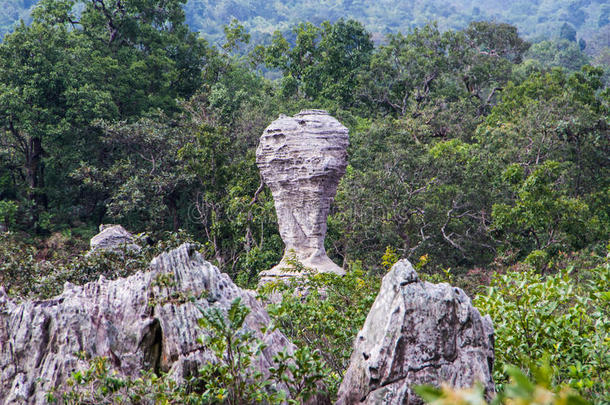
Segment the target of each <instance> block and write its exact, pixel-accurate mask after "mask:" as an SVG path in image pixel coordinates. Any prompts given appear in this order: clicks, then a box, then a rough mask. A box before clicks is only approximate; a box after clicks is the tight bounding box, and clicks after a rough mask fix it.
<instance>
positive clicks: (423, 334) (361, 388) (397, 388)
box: [337, 260, 495, 405]
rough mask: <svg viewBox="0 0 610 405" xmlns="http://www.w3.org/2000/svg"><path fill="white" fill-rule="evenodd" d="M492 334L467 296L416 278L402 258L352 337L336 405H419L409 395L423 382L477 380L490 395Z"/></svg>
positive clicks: (462, 384) (467, 383) (464, 383)
mask: <svg viewBox="0 0 610 405" xmlns="http://www.w3.org/2000/svg"><path fill="white" fill-rule="evenodd" d="M493 333H494V332H493V327H492V324H491V319H490V318H489V316H486V317H482V316H481V314H480V313H479V311H478V310H477V309H476V308H475V307H473V305H472V303H471V301H470V298H468V296H466V294H465V293H464V291H462V290H461V289H459V288H454V287H452V286H450V285H449V284H445V283H442V284H431V283H428V282H422V281H419V279H418V276H417V274H416V272H415V270H414V269H413V267H412V266H411V263H409V262H408V261H406V260H402V261H400V262H398V263H396V264H395V265H394V267H393V268H392V269H391V270H390V272H389V273H388V274H387V275H386V276H385V277H384V279H383V282H382V285H381V290H380V291H379V295H378V296H377V299H376V300H375V303H374V304H373V307H372V309H371V311H370V312H369V314H368V317H367V319H366V321H365V323H364V326H363V328H362V330H361V331H360V332H359V333H358V336H357V337H356V341H355V342H354V352H353V354H352V357H351V360H350V366H349V368H348V370H347V372H346V374H345V377H344V380H343V382H342V384H341V387H340V389H339V399H338V401H337V404H338V405H347V404H371V405H373V404H386V405H390V404H423V402H422V401H421V399H420V398H419V397H417V396H416V395H415V394H414V393H413V390H412V387H413V386H414V385H420V384H432V385H436V386H440V385H441V383H448V384H449V385H451V386H454V387H470V386H472V384H473V383H474V382H476V381H479V382H481V383H482V384H483V386H484V387H485V389H486V392H487V394H488V395H493V393H494V392H495V388H494V384H493V380H492V367H493V361H494V352H493Z"/></svg>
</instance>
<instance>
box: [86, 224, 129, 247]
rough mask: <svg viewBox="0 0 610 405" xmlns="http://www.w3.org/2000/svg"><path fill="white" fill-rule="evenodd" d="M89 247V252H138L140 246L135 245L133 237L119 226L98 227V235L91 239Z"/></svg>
mask: <svg viewBox="0 0 610 405" xmlns="http://www.w3.org/2000/svg"><path fill="white" fill-rule="evenodd" d="M89 246H90V247H91V250H90V251H91V252H95V251H97V250H110V251H112V250H120V249H127V250H132V251H139V250H140V246H138V245H137V244H136V243H135V241H134V237H133V235H132V234H131V233H129V232H128V231H127V230H126V229H125V228H123V227H122V226H121V225H100V233H98V234H97V235H95V236H94V237H93V238H91V241H90V242H89Z"/></svg>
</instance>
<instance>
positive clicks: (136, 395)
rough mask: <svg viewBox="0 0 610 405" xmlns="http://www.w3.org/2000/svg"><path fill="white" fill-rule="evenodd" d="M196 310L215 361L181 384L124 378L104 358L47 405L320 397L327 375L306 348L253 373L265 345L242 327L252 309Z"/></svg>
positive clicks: (231, 403) (239, 402)
mask: <svg viewBox="0 0 610 405" xmlns="http://www.w3.org/2000/svg"><path fill="white" fill-rule="evenodd" d="M200 310H201V313H202V315H203V317H202V318H201V319H200V320H199V326H200V327H202V328H203V329H205V330H206V331H207V334H206V337H205V338H201V339H200V343H201V344H202V345H204V346H206V347H207V348H209V349H210V350H211V351H212V353H213V354H214V356H215V358H216V360H217V361H215V362H208V363H206V364H204V365H203V366H202V367H201V368H200V369H199V373H198V375H196V376H194V377H192V378H191V379H189V380H188V381H187V382H186V383H185V384H181V385H180V384H177V383H176V382H175V381H174V380H173V379H172V378H170V377H168V376H166V375H161V376H157V375H155V374H154V373H153V372H151V371H143V372H142V376H141V377H140V378H135V379H131V378H129V377H123V376H121V375H120V374H119V373H118V372H117V371H116V370H113V369H112V368H111V367H110V365H109V363H108V360H107V359H106V358H105V357H96V358H94V359H91V360H90V363H89V364H90V366H89V368H88V369H86V370H83V371H76V372H74V373H72V375H71V377H70V378H69V379H68V381H67V385H68V388H67V389H66V390H64V391H59V390H57V391H54V392H49V393H48V394H47V400H48V401H49V402H51V403H54V402H58V401H59V399H61V401H62V403H65V404H115V403H125V404H134V405H135V404H138V405H139V404H227V405H243V404H254V403H262V404H268V405H273V404H293V405H297V404H302V403H304V402H306V401H307V400H308V399H310V398H312V397H313V396H314V395H317V394H318V393H319V392H318V388H319V382H320V380H321V379H322V378H323V377H324V376H325V375H327V374H328V372H329V371H328V370H327V369H325V367H324V366H323V363H322V361H321V359H320V356H319V354H318V353H317V352H315V351H311V350H310V349H309V348H306V347H305V348H300V349H297V350H296V351H294V353H288V352H287V351H283V352H280V353H278V354H277V355H276V356H274V358H273V361H274V363H275V366H274V367H272V368H271V369H270V370H269V371H270V374H269V375H268V376H265V375H264V374H263V373H262V371H261V370H259V369H257V367H256V358H257V357H258V356H259V355H260V354H261V352H262V350H264V348H265V345H264V344H263V342H262V341H261V339H259V338H257V337H256V336H255V334H254V332H253V331H251V330H248V329H247V328H246V327H245V326H244V321H245V320H246V317H247V316H248V314H249V312H250V309H249V308H248V307H246V306H245V305H244V304H242V303H241V300H240V299H239V298H238V299H236V300H234V301H233V302H232V303H231V306H230V308H229V309H228V310H227V311H226V312H225V311H222V310H221V309H219V308H216V307H211V308H208V309H205V310H204V309H200ZM282 387H285V388H286V389H288V391H289V392H286V391H285V390H283V389H282Z"/></svg>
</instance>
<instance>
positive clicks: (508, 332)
mask: <svg viewBox="0 0 610 405" xmlns="http://www.w3.org/2000/svg"><path fill="white" fill-rule="evenodd" d="M575 275H576V272H575V271H574V270H573V268H569V269H567V270H564V271H561V272H559V273H558V274H555V275H549V276H546V277H544V276H541V275H539V274H536V273H535V272H534V271H525V272H515V271H512V272H509V273H507V274H496V275H495V276H494V277H493V280H492V285H491V287H490V288H489V290H488V292H487V294H484V295H479V296H477V297H476V299H475V301H474V303H475V305H476V306H477V307H478V308H479V309H481V311H482V312H483V313H487V314H489V315H490V316H491V318H492V319H493V323H494V327H495V331H496V346H495V352H496V367H495V368H496V371H495V375H494V377H495V380H496V382H497V383H499V384H500V386H502V385H503V384H505V383H506V382H507V381H508V377H509V376H508V375H507V374H506V373H505V372H504V371H503V370H504V367H505V366H507V365H515V366H518V367H519V368H521V369H522V370H524V371H525V372H527V373H528V374H531V370H532V369H533V367H535V365H537V364H539V363H540V362H541V361H542V359H543V358H544V357H545V356H548V358H549V361H550V365H551V366H552V367H553V368H554V370H555V371H556V373H555V377H554V380H553V384H554V385H555V386H558V385H561V384H566V385H568V386H569V387H571V388H573V389H576V390H578V391H579V392H580V393H581V394H582V395H584V396H585V397H587V398H590V399H592V400H594V401H595V402H599V403H608V402H610V315H609V314H610V305H609V304H610V265H609V263H608V261H606V262H605V263H604V264H602V265H600V266H598V267H596V268H594V269H592V270H591V271H589V272H585V271H582V270H581V271H580V272H579V273H578V276H579V277H580V281H579V282H576V280H575V277H574V276H575Z"/></svg>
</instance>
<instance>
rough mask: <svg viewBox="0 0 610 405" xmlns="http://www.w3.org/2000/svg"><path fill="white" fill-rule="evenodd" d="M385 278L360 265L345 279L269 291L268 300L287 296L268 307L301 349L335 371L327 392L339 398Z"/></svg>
mask: <svg viewBox="0 0 610 405" xmlns="http://www.w3.org/2000/svg"><path fill="white" fill-rule="evenodd" d="M379 285H380V278H378V277H375V276H370V275H367V274H366V273H365V272H364V271H363V269H362V268H361V266H360V265H359V264H357V263H356V264H354V265H352V266H351V267H350V269H349V270H348V271H347V274H346V275H345V276H343V277H341V276H337V275H334V274H327V273H320V274H313V275H305V276H303V277H299V278H296V279H294V280H291V281H290V283H287V284H285V283H278V284H277V285H267V286H265V287H263V289H262V291H261V292H262V294H263V296H265V295H267V294H271V295H272V296H277V295H279V294H281V301H280V302H279V303H277V304H272V305H270V306H269V307H268V311H269V314H270V316H271V317H272V319H273V320H274V322H275V323H276V324H277V326H278V328H279V329H280V330H281V331H282V332H284V334H286V336H288V337H289V339H290V340H291V341H292V342H294V343H295V344H297V346H300V347H309V348H310V349H311V350H314V351H319V353H320V355H321V356H322V360H323V361H324V362H325V364H326V365H327V366H328V367H329V368H330V370H331V373H330V374H328V375H327V376H326V378H325V381H324V384H325V392H326V393H327V394H328V395H329V396H331V397H333V396H334V395H335V394H336V392H337V389H338V387H339V383H340V380H341V377H342V375H343V372H344V370H345V369H346V368H347V365H348V361H349V357H350V355H351V350H352V343H353V340H354V338H355V336H356V333H357V332H358V330H359V329H360V328H361V326H362V324H363V323H364V320H365V319H366V316H367V314H368V312H369V309H370V307H371V305H372V304H373V301H374V300H375V297H376V295H377V292H378V290H379Z"/></svg>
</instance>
